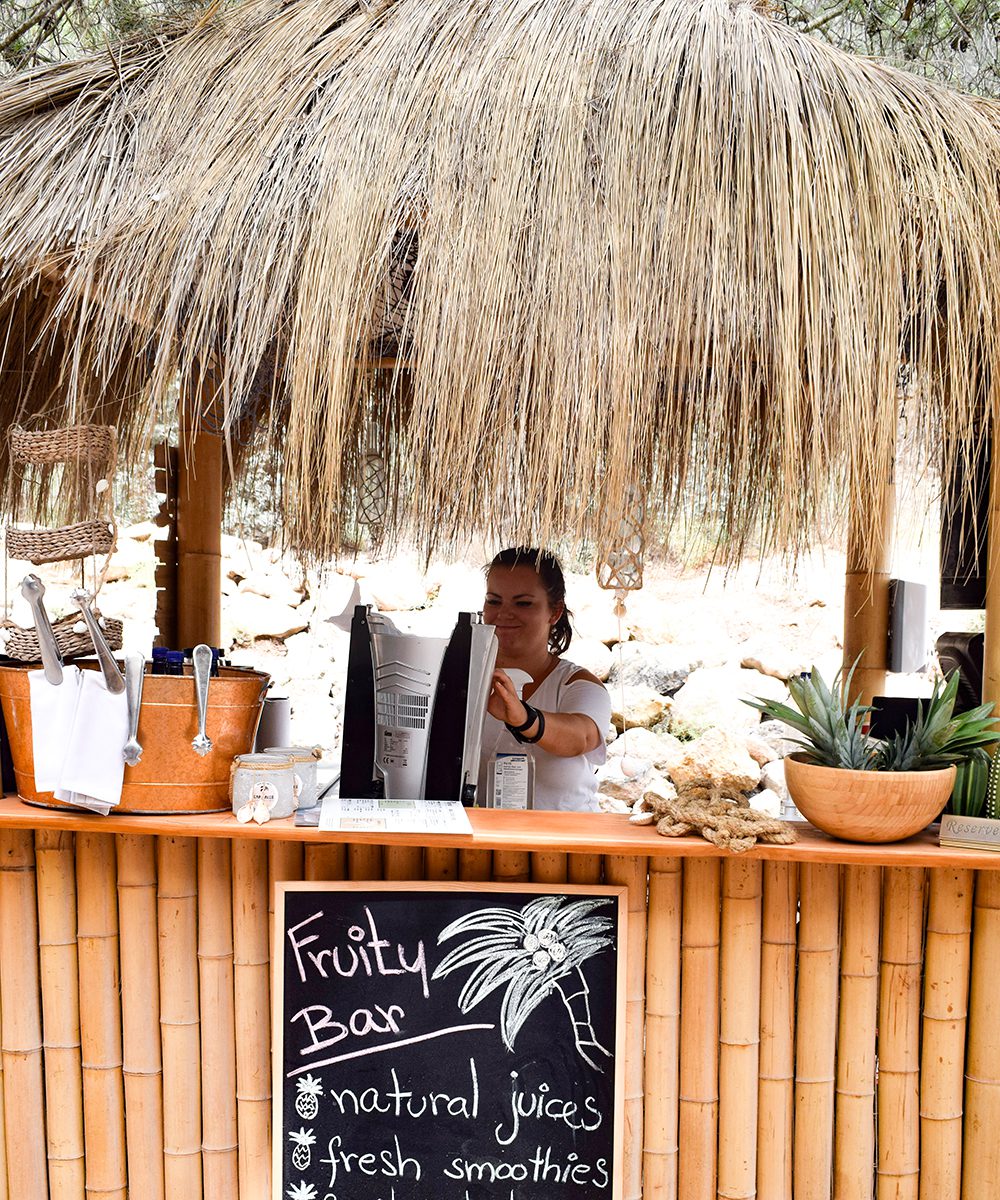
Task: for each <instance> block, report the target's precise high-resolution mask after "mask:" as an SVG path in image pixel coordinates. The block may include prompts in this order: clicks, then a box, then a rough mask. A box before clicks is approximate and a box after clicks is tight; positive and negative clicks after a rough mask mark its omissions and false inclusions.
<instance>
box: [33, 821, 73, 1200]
mask: <svg viewBox="0 0 1000 1200" xmlns="http://www.w3.org/2000/svg"><path fill="white" fill-rule="evenodd" d="M35 864H36V872H37V885H38V958H39V973H40V976H41V994H42V1028H43V1029H44V1031H45V1094H46V1095H47V1096H48V1097H53V1096H58V1097H59V1103H58V1104H52V1103H51V1102H50V1103H49V1104H48V1105H47V1107H46V1114H45V1115H46V1135H47V1138H46V1140H47V1143H48V1165H49V1196H50V1200H71V1198H74V1200H75V1198H82V1197H83V1195H84V1161H85V1159H84V1137H83V1071H82V1064H81V1050H80V992H79V982H78V973H79V963H78V960H77V952H76V933H77V924H76V869H75V862H74V842H73V834H72V833H63V832H59V831H55V830H54V831H48V830H39V831H38V832H37V833H36V834H35Z"/></svg>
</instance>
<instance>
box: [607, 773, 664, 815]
mask: <svg viewBox="0 0 1000 1200" xmlns="http://www.w3.org/2000/svg"><path fill="white" fill-rule="evenodd" d="M664 787H668V788H670V789H671V792H673V788H672V785H671V784H670V783H669V782H668V781H667V780H665V779H664V778H663V776H662V775H660V774H659V772H657V771H644V772H643V774H642V775H637V776H636V777H635V779H622V778H615V777H613V776H608V777H606V778H604V779H602V780H601V781H600V782H599V783H598V785H597V792H598V795H600V796H607V797H608V798H609V799H612V800H618V801H621V802H622V803H624V804H626V805H628V807H629V808H631V807H632V806H633V805H634V804H638V803H639V802H640V801H641V800H642V797H643V796H644V795H645V794H646V793H647V792H648V791H650V790H652V791H656V790H657V788H659V789H660V790H662V789H663V788H664Z"/></svg>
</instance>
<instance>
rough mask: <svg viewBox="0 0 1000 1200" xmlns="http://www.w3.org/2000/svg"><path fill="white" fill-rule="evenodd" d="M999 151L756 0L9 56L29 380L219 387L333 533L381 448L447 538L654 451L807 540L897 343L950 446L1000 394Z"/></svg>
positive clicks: (11, 393)
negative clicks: (35, 63)
mask: <svg viewBox="0 0 1000 1200" xmlns="http://www.w3.org/2000/svg"><path fill="white" fill-rule="evenodd" d="M998 168H1000V122H998V120H997V110H996V108H995V107H994V106H991V105H990V104H989V103H987V102H984V101H976V100H972V99H970V98H967V97H963V96H960V95H957V94H955V93H953V92H950V91H948V90H946V89H943V88H941V87H936V86H933V85H931V84H929V83H926V82H923V81H920V80H918V79H916V78H913V77H910V76H908V75H905V74H902V73H900V72H897V71H893V70H890V69H888V68H886V67H884V66H880V65H878V64H877V63H874V62H871V61H865V60H860V59H856V58H852V57H850V56H848V55H845V54H843V53H840V52H838V51H836V50H834V49H832V48H830V47H829V46H827V45H825V44H821V43H818V42H815V41H812V40H810V39H809V38H807V37H804V36H802V35H800V34H797V33H795V32H793V31H792V30H790V29H789V28H787V27H785V26H783V25H781V24H778V23H776V22H774V21H772V20H770V19H768V18H767V17H766V16H764V15H761V14H760V13H759V12H757V11H755V9H754V8H753V7H752V6H750V5H748V4H745V3H730V2H728V0H703V2H694V0H504V2H499V0H371V2H358V0H251V2H250V3H248V4H247V5H245V6H244V7H243V8H241V9H238V10H236V11H234V12H231V13H229V14H227V15H225V16H224V17H223V16H218V15H216V16H214V17H213V18H211V19H210V20H209V21H207V22H203V23H202V24H200V25H199V26H197V27H195V28H194V29H192V30H189V31H186V32H183V33H181V34H178V35H176V36H172V37H169V38H164V39H162V40H160V41H157V42H154V43H152V44H146V45H141V46H133V47H125V48H122V49H121V50H120V51H118V52H115V53H109V54H105V55H102V56H97V57H94V58H91V59H89V60H86V61H84V62H80V63H77V64H74V65H69V66H64V67H60V68H57V69H54V70H49V71H45V72H42V73H39V74H36V75H34V76H31V77H29V78H27V79H26V80H25V79H21V80H17V81H15V82H13V83H11V84H8V85H7V87H6V88H5V89H2V90H0V295H2V296H3V297H5V299H4V305H5V307H4V308H3V310H2V311H0V319H2V320H3V322H4V325H3V336H2V337H0V346H3V347H4V349H5V353H6V355H7V358H6V363H8V364H9V363H13V364H14V365H15V367H16V368H17V369H15V370H14V371H13V372H10V371H5V373H4V376H3V379H2V381H0V405H2V413H3V416H4V417H5V418H7V419H9V417H10V416H11V415H12V414H13V411H14V408H15V406H17V405H20V406H22V407H23V408H24V409H26V410H27V411H29V412H30V411H35V410H37V409H39V408H43V407H44V408H45V410H46V412H47V413H48V414H49V415H50V417H51V418H52V419H54V420H55V419H61V417H62V416H63V413H64V410H65V413H67V414H72V415H74V416H79V417H86V416H90V415H91V414H92V412H93V411H94V410H95V408H97V407H99V406H101V405H104V406H105V407H107V403H108V400H109V397H110V398H111V399H112V400H113V401H114V403H115V404H117V403H118V402H119V400H121V403H122V414H121V420H122V422H123V425H124V426H126V427H127V429H128V430H129V431H130V433H129V438H130V439H131V444H132V445H137V444H138V443H139V442H141V440H142V437H143V436H145V435H146V433H147V432H148V429H149V426H150V420H151V415H152V414H153V413H154V412H155V411H157V410H158V409H159V408H160V407H161V406H162V404H163V403H164V402H165V401H167V400H169V398H170V396H171V395H172V393H171V388H172V386H173V385H174V384H175V381H176V379H177V377H178V375H179V376H180V378H181V379H182V380H184V381H187V382H186V384H185V387H184V389H183V391H182V394H183V395H184V396H186V397H187V401H186V402H187V403H189V404H198V403H201V402H202V401H203V399H205V398H209V399H210V398H212V397H213V396H215V395H216V392H215V391H213V389H214V388H217V389H218V392H217V401H218V405H219V406H221V414H222V417H223V419H224V420H225V422H226V426H227V428H229V429H235V428H236V427H237V426H239V427H240V428H241V429H243V430H244V431H246V430H247V429H249V428H251V427H253V428H255V429H256V431H257V433H259V434H267V435H269V436H270V438H271V440H272V444H273V445H275V446H277V447H278V448H279V450H280V453H281V455H282V460H283V461H282V466H283V471H282V483H283V489H284V505H285V521H286V531H287V533H288V536H289V538H290V540H291V542H292V543H293V544H295V545H297V546H299V547H303V548H307V549H310V550H312V551H313V552H315V553H318V554H321V555H325V554H327V553H329V552H331V551H333V550H335V549H336V548H337V546H338V544H340V542H341V541H342V539H343V538H344V537H345V536H346V535H347V533H348V532H349V530H350V526H351V524H352V522H353V520H354V517H355V513H356V505H357V500H356V488H357V484H358V478H359V473H360V470H361V464H362V462H363V458H364V454H365V452H366V451H367V450H368V449H369V448H372V447H374V448H375V449H377V450H381V451H384V452H385V453H386V454H387V456H388V457H389V458H390V460H391V470H390V476H391V477H390V495H391V499H392V504H393V508H392V513H391V525H392V527H394V528H402V527H407V528H409V529H411V530H415V531H416V532H417V534H418V536H419V537H420V538H421V540H422V541H423V542H424V543H425V544H428V543H431V542H435V541H436V542H438V543H441V542H447V541H449V540H454V539H455V538H457V537H460V536H461V535H462V533H463V531H464V530H467V529H468V528H469V526H470V525H472V524H477V523H478V524H482V523H483V522H485V523H487V524H488V525H491V526H492V527H493V528H495V529H496V530H497V532H498V536H504V537H507V538H514V537H519V538H524V539H527V538H535V537H538V538H547V537H548V536H549V535H551V534H553V533H563V534H567V533H568V534H574V533H583V534H591V535H593V534H596V533H599V530H600V525H601V522H607V523H610V524H612V525H614V524H615V523H616V521H617V519H618V515H619V513H620V511H621V506H622V497H623V496H624V495H625V493H626V491H627V488H628V485H629V484H631V483H638V484H639V485H640V486H642V487H643V488H645V489H648V491H649V495H650V498H651V503H652V507H653V510H654V512H655V513H656V514H657V516H658V519H660V520H661V521H663V522H665V523H667V524H669V521H670V519H671V516H672V514H674V513H676V512H677V511H678V507H679V506H681V505H686V506H688V507H689V508H690V507H694V508H704V509H710V510H718V511H721V512H722V514H723V530H724V536H725V538H726V539H727V541H728V543H729V545H730V547H731V548H733V549H735V550H738V549H739V546H740V544H741V542H742V540H743V539H744V538H745V537H746V535H748V534H753V533H756V532H759V531H761V530H763V531H766V535H767V538H768V540H770V541H771V542H772V543H775V544H777V543H784V544H792V545H795V544H797V543H801V541H802V539H803V537H804V536H805V535H806V533H807V531H808V529H809V526H810V523H811V521H812V520H813V519H814V517H815V515H816V512H817V509H818V508H819V506H820V505H821V503H822V501H823V499H824V497H825V496H826V495H827V494H828V490H829V489H830V488H831V487H832V489H833V492H834V494H836V493H837V490H838V489H841V493H842V494H846V493H848V492H849V493H850V494H851V495H852V496H853V497H854V498H855V500H856V501H857V502H859V503H861V504H868V503H872V502H873V497H874V495H875V494H876V492H877V490H878V488H879V486H880V485H881V483H882V481H883V480H884V478H885V476H886V473H887V471H888V470H889V464H890V462H891V458H892V446H893V442H894V437H895V424H896V415H897V408H898V404H899V397H900V390H899V381H900V371H901V365H903V364H905V369H906V377H907V379H908V380H909V383H910V386H909V392H910V395H911V401H912V411H913V413H914V417H915V420H916V422H917V426H918V434H919V435H920V436H922V437H923V438H924V440H925V443H926V444H927V445H928V446H929V447H933V446H936V445H937V444H938V443H939V442H940V441H941V439H942V437H943V436H944V435H951V434H955V433H962V432H968V431H969V430H970V429H977V428H980V409H979V406H980V405H981V404H982V403H984V402H988V401H990V400H991V399H992V397H991V396H989V395H988V394H987V392H988V391H989V389H990V388H992V383H991V381H992V379H994V378H996V374H995V372H994V371H993V366H994V363H995V362H996V359H997V354H998V319H997V318H998V305H1000V211H998V210H1000V191H998V179H1000V174H998ZM25 313H29V314H34V318H33V319H27V318H26V317H25V316H24V314H25ZM40 313H44V314H45V316H46V320H44V321H42V322H39V320H38V319H37V318H38V314H40ZM13 314H16V319H13V320H12V319H11V318H12V315H13ZM8 326H9V328H8ZM40 331H41V334H40ZM51 331H54V332H55V337H54V340H53V339H52V337H51V336H49V334H50V332H51ZM25 347H27V348H28V350H29V351H30V353H29V354H28V356H27V358H26V356H25V353H24V348H25ZM397 348H398V352H399V353H398V359H397V362H398V364H399V365H398V366H397V368H396V369H394V370H385V369H380V368H379V367H378V366H377V364H378V363H379V362H383V363H384V361H385V358H386V356H387V355H395V354H396V352H397ZM50 352H52V353H53V354H54V357H51V356H50V360H49V361H48V362H47V363H46V365H45V366H44V368H43V369H39V370H37V371H36V370H35V364H37V363H39V362H40V361H41V360H42V359H43V358H44V357H45V356H46V355H47V354H50ZM22 364H23V366H22ZM404 366H405V367H406V368H407V369H403V367H404ZM206 367H209V368H211V369H212V373H211V375H210V377H209V384H208V386H191V385H190V380H192V379H199V380H200V379H202V377H203V374H204V372H205V369H206ZM410 367H412V370H410V369H409V368H410ZM57 380H58V382H59V386H58V387H57V386H55V385H56V381H57ZM127 440H128V439H127ZM949 444H950V442H949Z"/></svg>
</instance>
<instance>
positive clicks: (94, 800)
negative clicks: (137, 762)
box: [55, 671, 128, 812]
mask: <svg viewBox="0 0 1000 1200" xmlns="http://www.w3.org/2000/svg"><path fill="white" fill-rule="evenodd" d="M81 676H82V679H81V681H80V702H79V704H78V705H77V707H76V720H75V721H74V722H73V728H72V730H71V731H70V735H69V744H68V746H67V747H66V758H65V761H64V762H63V768H62V774H61V775H60V777H59V785H58V787H57V789H56V793H55V795H56V799H57V800H64V801H65V802H66V803H68V804H82V805H83V806H84V807H86V808H94V809H97V810H98V811H104V812H107V810H108V809H109V808H114V806H115V805H116V804H118V803H119V802H120V801H121V798H122V780H123V779H124V776H125V759H124V757H123V756H122V748H123V746H124V745H125V742H126V741H127V739H128V702H127V700H126V698H125V693H124V692H120V693H119V694H118V695H113V694H112V693H111V692H109V691H108V690H107V688H106V687H105V686H104V679H103V677H102V676H101V674H100V673H99V672H98V671H82V672H81ZM71 793H72V794H73V795H72V797H71V795H70V794H71ZM88 801H91V802H90V803H88Z"/></svg>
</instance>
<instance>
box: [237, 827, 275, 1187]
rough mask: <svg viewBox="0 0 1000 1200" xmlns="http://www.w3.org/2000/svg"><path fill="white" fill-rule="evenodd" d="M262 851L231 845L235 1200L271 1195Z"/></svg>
mask: <svg viewBox="0 0 1000 1200" xmlns="http://www.w3.org/2000/svg"><path fill="white" fill-rule="evenodd" d="M268 929H269V921H268V916H267V848H266V847H265V846H264V845H262V844H261V843H259V842H255V841H250V840H249V839H247V838H236V839H235V840H234V841H233V989H234V1001H233V1012H234V1016H235V1021H236V1030H237V1036H236V1119H237V1132H238V1135H239V1136H238V1141H239V1185H240V1187H239V1196H240V1200H269V1197H270V1195H271V1154H270V1148H271V1037H270V1035H271V988H270V965H271V964H270V959H269V957H268V955H269V948H268Z"/></svg>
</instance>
